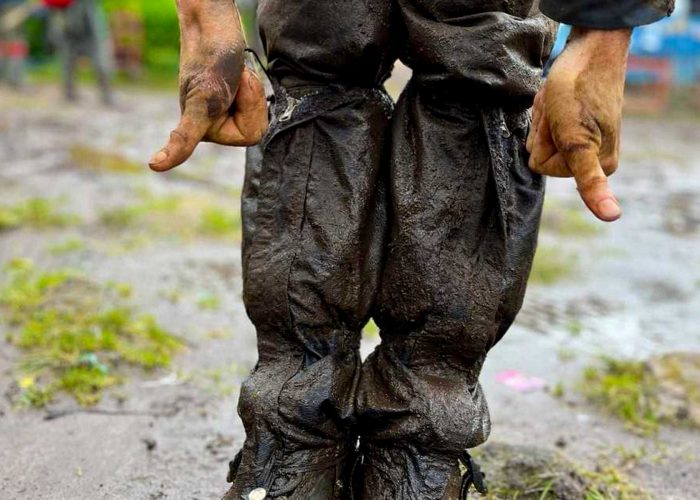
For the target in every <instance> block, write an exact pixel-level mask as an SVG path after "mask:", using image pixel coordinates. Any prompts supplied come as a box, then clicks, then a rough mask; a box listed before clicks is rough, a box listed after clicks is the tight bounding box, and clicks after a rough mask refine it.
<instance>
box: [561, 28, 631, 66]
mask: <svg viewBox="0 0 700 500" xmlns="http://www.w3.org/2000/svg"><path fill="white" fill-rule="evenodd" d="M631 39H632V29H631V28H624V29H617V30H599V29H589V28H581V27H576V26H575V27H573V28H572V30H571V35H570V36H569V40H568V42H567V44H568V45H572V44H581V45H585V46H588V47H591V48H595V50H596V51H599V52H601V53H603V54H607V55H609V56H611V57H619V58H622V59H626V58H627V54H628V52H629V46H630V41H631Z"/></svg>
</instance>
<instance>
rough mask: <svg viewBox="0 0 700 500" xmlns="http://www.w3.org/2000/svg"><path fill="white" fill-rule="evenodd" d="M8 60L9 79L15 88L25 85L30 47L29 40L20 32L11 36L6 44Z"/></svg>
mask: <svg viewBox="0 0 700 500" xmlns="http://www.w3.org/2000/svg"><path fill="white" fill-rule="evenodd" d="M5 53H6V60H7V80H8V82H9V84H10V85H11V86H12V87H13V88H15V89H21V88H22V87H23V86H24V83H25V81H24V71H25V65H26V61H27V55H28V54H29V49H28V47H27V42H26V41H25V40H24V39H23V38H22V37H21V36H19V35H18V34H17V35H15V36H13V37H11V38H10V39H9V40H8V42H7V43H6V46H5Z"/></svg>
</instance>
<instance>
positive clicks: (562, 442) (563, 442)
mask: <svg viewBox="0 0 700 500" xmlns="http://www.w3.org/2000/svg"><path fill="white" fill-rule="evenodd" d="M554 445H555V446H556V447H557V448H566V445H567V442H566V439H564V438H563V437H560V438H559V439H557V440H556V441H555V442H554Z"/></svg>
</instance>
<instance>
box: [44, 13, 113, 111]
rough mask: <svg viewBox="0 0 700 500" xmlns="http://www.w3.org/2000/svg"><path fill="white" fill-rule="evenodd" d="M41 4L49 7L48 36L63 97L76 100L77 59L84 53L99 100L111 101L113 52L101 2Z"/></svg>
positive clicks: (110, 102) (108, 102)
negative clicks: (58, 61) (59, 67)
mask: <svg viewBox="0 0 700 500" xmlns="http://www.w3.org/2000/svg"><path fill="white" fill-rule="evenodd" d="M44 4H45V5H46V6H47V7H48V8H49V9H50V11H51V34H50V36H51V40H52V42H53V43H54V44H55V46H56V47H57V48H58V53H59V56H60V58H61V64H62V69H63V95H64V97H65V98H66V100H68V101H77V100H78V94H77V88H76V79H77V71H78V62H79V59H80V57H81V56H84V57H87V58H88V59H89V60H90V64H91V65H92V68H93V70H94V72H95V76H96V78H97V83H98V85H99V89H100V96H101V99H102V102H103V103H104V104H106V105H112V104H113V103H114V96H113V93H112V88H111V73H112V67H113V64H112V58H113V55H112V50H111V42H110V34H109V27H108V25H107V22H106V17H105V14H104V10H103V8H102V5H101V4H100V3H99V1H98V0H44Z"/></svg>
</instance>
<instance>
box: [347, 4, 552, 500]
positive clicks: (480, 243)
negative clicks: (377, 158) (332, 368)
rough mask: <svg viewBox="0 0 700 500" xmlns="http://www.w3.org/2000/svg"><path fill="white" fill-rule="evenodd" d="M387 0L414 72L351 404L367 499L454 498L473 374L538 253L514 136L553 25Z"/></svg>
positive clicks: (475, 439)
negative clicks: (374, 335)
mask: <svg viewBox="0 0 700 500" xmlns="http://www.w3.org/2000/svg"><path fill="white" fill-rule="evenodd" d="M398 3H399V5H400V6H401V12H402V16H403V21H404V23H405V27H406V30H407V34H408V43H407V45H406V47H407V48H406V50H407V52H406V53H405V54H403V57H404V58H405V61H406V62H407V63H408V64H409V65H410V66H411V68H412V69H413V72H414V73H413V78H412V80H411V82H410V83H409V85H408V87H407V88H406V90H405V91H404V93H403V95H402V96H401V98H400V100H399V102H398V104H397V109H396V112H395V114H394V118H393V123H392V129H391V134H392V135H391V165H390V181H389V193H390V206H391V211H390V218H389V227H390V235H389V242H388V255H387V260H386V264H385V269H384V273H383V275H382V281H381V283H382V284H381V289H380V291H379V295H378V298H377V305H376V309H377V314H376V315H375V320H376V321H377V323H378V325H379V326H380V328H381V337H382V343H381V345H380V346H379V347H378V348H377V349H376V350H375V352H374V353H373V354H372V355H371V356H370V358H369V359H368V360H367V361H366V363H365V364H364V366H363V370H362V376H361V381H360V388H359V394H358V401H357V408H358V412H359V414H358V421H359V424H360V429H361V431H362V436H361V442H362V450H363V452H364V496H363V498H368V499H370V498H371V499H372V500H418V499H420V500H442V499H448V500H457V499H459V498H463V497H462V496H461V495H462V494H463V493H462V492H461V490H462V489H464V488H467V487H468V486H469V479H471V480H474V479H478V478H475V477H471V478H470V477H468V476H467V475H465V477H462V471H463V469H464V468H469V467H471V460H470V458H469V455H468V453H466V450H467V449H469V448H473V447H475V446H478V445H480V444H482V443H483V442H484V441H485V440H486V439H487V437H488V435H489V432H490V421H489V413H488V408H487V404H486V401H485V398H484V394H483V393H482V390H481V386H480V385H479V374H480V371H481V368H482V365H483V363H484V360H485V357H486V354H487V353H488V351H489V350H490V349H491V348H492V347H493V346H494V345H495V344H496V343H497V342H498V341H499V340H500V339H501V337H502V336H503V335H504V334H505V333H506V331H507V330H508V328H509V327H510V325H511V323H512V322H513V320H514V318H515V316H516V314H517V312H518V310H519V308H520V306H521V304H522V300H523V295H524V292H525V286H526V281H527V278H528V275H529V272H530V268H531V263H532V258H533V255H534V252H535V246H536V241H537V233H538V226H539V218H540V214H541V209H542V202H543V195H544V181H543V179H542V178H541V177H540V176H538V175H535V174H533V173H532V172H531V171H530V170H529V169H528V167H527V154H526V151H525V139H526V135H527V131H528V127H529V114H528V108H529V107H530V105H531V103H532V98H533V97H534V94H535V92H536V91H537V89H538V88H539V84H540V75H541V71H542V65H543V59H544V58H546V57H547V54H548V50H549V46H550V43H551V41H552V40H551V38H552V36H551V34H552V26H551V25H550V23H549V22H548V21H546V20H545V19H544V18H543V17H542V16H541V15H535V14H531V8H532V1H531V0H530V1H525V0H521V1H515V2H508V3H505V2H500V1H496V0H492V1H484V0H482V1H479V2H462V1H455V2H439V3H436V2H433V1H432V0H399V2H398ZM506 5H507V7H506ZM504 9H505V10H506V11H505V12H502V11H501V10H504ZM460 462H461V463H460ZM475 474H476V472H475ZM463 481H464V482H463Z"/></svg>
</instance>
